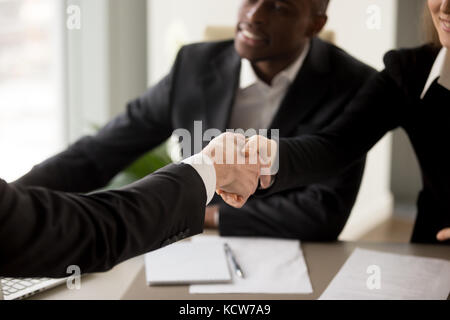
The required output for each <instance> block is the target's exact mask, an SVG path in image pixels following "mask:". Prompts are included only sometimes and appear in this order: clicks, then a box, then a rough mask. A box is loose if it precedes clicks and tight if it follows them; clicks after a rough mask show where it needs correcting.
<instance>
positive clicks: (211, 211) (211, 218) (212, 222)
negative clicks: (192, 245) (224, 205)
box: [204, 206, 219, 229]
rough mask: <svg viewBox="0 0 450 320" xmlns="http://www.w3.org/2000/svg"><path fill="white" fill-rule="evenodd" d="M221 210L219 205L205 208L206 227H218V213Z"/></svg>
mask: <svg viewBox="0 0 450 320" xmlns="http://www.w3.org/2000/svg"><path fill="white" fill-rule="evenodd" d="M218 212H219V206H209V207H206V210H205V225H204V227H205V228H208V229H216V228H217V227H218V224H217V221H216V215H217V214H218Z"/></svg>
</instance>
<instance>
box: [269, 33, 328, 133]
mask: <svg viewBox="0 0 450 320" xmlns="http://www.w3.org/2000/svg"><path fill="white" fill-rule="evenodd" d="M327 46H328V45H327V44H326V43H325V42H323V41H321V40H319V39H317V38H314V39H313V41H312V43H311V49H310V52H309V54H308V56H307V57H306V59H305V62H304V64H303V66H302V68H301V69H300V72H299V74H298V75H297V78H296V79H295V80H294V82H293V83H292V85H291V87H290V89H289V91H288V93H287V95H286V97H285V99H284V100H283V102H282V104H281V106H280V109H279V111H278V112H277V114H276V115H275V118H274V120H273V122H272V125H271V126H270V128H271V129H279V130H280V136H281V137H287V136H289V134H290V133H291V132H292V130H294V129H295V127H296V126H297V125H298V124H299V123H301V122H302V121H304V120H305V119H306V118H307V117H308V115H309V114H310V113H311V111H313V110H314V109H315V108H317V107H318V106H319V105H320V102H321V99H322V98H323V97H324V96H325V95H326V92H327V90H328V88H329V85H330V81H332V79H331V78H330V76H329V73H330V57H329V55H328V50H327Z"/></svg>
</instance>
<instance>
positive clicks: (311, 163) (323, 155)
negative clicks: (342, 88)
mask: <svg viewBox="0 0 450 320" xmlns="http://www.w3.org/2000/svg"><path fill="white" fill-rule="evenodd" d="M405 101H406V98H405V95H404V93H403V91H402V89H401V88H400V87H399V85H398V83H397V82H396V81H395V80H394V78H393V77H392V75H391V73H390V72H388V71H387V70H384V71H383V72H381V73H379V74H377V75H375V76H374V77H373V78H372V79H371V80H369V81H368V83H367V84H366V85H365V87H364V88H363V89H361V91H360V92H359V94H358V95H357V96H356V98H355V99H354V100H353V101H352V103H351V105H350V106H349V107H348V109H347V111H345V112H344V113H343V114H342V115H341V116H339V117H338V118H337V120H336V121H335V122H334V123H333V124H332V125H330V126H329V127H327V128H326V129H324V130H323V131H321V132H320V133H318V134H315V135H309V136H302V137H298V138H287V139H280V144H279V153H280V155H279V161H280V166H279V171H278V174H277V175H276V178H275V182H274V184H273V185H272V187H271V188H269V189H268V190H266V191H263V192H260V193H258V195H260V196H267V195H270V194H274V193H278V192H280V191H283V190H289V189H292V188H296V187H301V186H306V185H308V184H311V183H318V182H322V181H324V180H326V179H328V178H330V177H333V176H335V175H336V174H339V173H341V172H343V171H344V170H345V169H346V168H347V167H348V166H349V165H352V164H354V163H355V161H358V159H361V158H362V157H363V156H364V155H365V154H366V153H367V152H368V151H369V150H370V149H371V148H372V147H373V146H374V145H375V144H376V143H377V142H378V141H379V140H380V139H381V138H382V137H383V136H384V135H385V134H386V133H387V132H389V131H390V130H392V129H394V128H396V127H398V126H400V125H401V117H402V113H404V111H403V108H404V106H405ZM293 177H295V178H293Z"/></svg>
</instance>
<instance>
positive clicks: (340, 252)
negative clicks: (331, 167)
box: [33, 242, 450, 300]
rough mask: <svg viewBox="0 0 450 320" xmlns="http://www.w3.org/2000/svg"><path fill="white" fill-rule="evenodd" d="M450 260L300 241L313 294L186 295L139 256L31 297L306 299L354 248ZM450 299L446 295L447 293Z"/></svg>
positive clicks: (442, 249) (408, 249) (445, 253)
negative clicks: (148, 272) (156, 276)
mask: <svg viewBox="0 0 450 320" xmlns="http://www.w3.org/2000/svg"><path fill="white" fill-rule="evenodd" d="M357 247H359V248H365V249H371V250H377V251H383V252H391V253H398V254H407V255H413V256H422V257H430V258H440V259H446V260H450V247H449V246H442V245H417V244H403V243H402V244H389V243H355V242H336V243H302V248H303V253H304V255H305V260H306V263H307V265H308V270H309V275H310V278H311V283H312V286H313V290H314V293H313V294H309V295H299V294H294V295H279V294H212V295H205V294H195V295H192V294H189V288H188V286H169V287H149V286H147V285H146V281H145V269H144V259H143V257H142V256H141V257H137V258H134V259H131V260H128V261H127V262H124V263H122V264H120V265H119V266H117V267H115V268H114V269H112V270H111V271H109V272H106V273H103V274H93V275H88V276H85V277H83V278H82V287H81V289H80V290H68V289H67V288H66V286H64V285H62V286H59V287H57V288H54V289H51V290H49V291H46V292H43V293H41V294H39V295H36V296H34V297H33V299H50V300H53V299H58V300H67V299H69V300H72V299H73V300H77V299H113V300H117V299H136V300H166V299H167V300H243V299H247V300H278V299H282V300H306V299H317V298H318V297H319V296H320V295H321V294H322V292H323V291H324V290H325V289H326V287H327V286H328V284H329V283H330V282H331V280H332V279H333V277H334V276H335V275H336V273H337V272H338V271H339V269H340V268H341V266H342V265H343V264H344V262H345V261H346V260H347V258H348V257H349V256H350V254H351V253H352V252H353V250H354V249H355V248H357ZM449 298H450V296H449Z"/></svg>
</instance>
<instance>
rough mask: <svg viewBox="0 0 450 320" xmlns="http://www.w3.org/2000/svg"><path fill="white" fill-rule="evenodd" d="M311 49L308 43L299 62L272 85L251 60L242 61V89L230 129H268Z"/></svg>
mask: <svg viewBox="0 0 450 320" xmlns="http://www.w3.org/2000/svg"><path fill="white" fill-rule="evenodd" d="M309 49H310V44H309V42H308V43H307V45H306V46H305V48H304V49H303V52H302V54H301V55H300V56H299V57H298V58H297V60H296V61H295V62H294V63H292V64H291V65H290V66H289V67H288V68H286V69H285V70H283V71H282V72H280V73H279V74H278V75H277V76H276V77H275V78H274V79H273V81H272V84H271V85H270V86H269V85H268V84H266V83H265V82H264V81H262V80H261V79H259V78H258V76H257V75H256V73H255V71H254V69H253V67H252V65H251V63H250V61H248V60H247V59H242V65H241V74H240V81H239V90H238V92H237V95H236V99H235V102H234V106H233V109H232V112H231V119H230V127H231V128H235V129H244V130H248V129H256V130H257V131H258V130H259V129H268V128H269V127H270V124H271V123H272V121H273V119H274V117H275V114H276V113H277V111H278V109H279V108H280V105H281V103H282V102H283V99H284V97H285V96H286V94H287V92H288V90H289V87H290V86H291V84H292V82H293V81H294V80H295V78H296V77H297V74H298V73H299V71H300V69H301V67H302V65H303V63H304V61H305V59H306V56H307V55H308V52H309Z"/></svg>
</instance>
